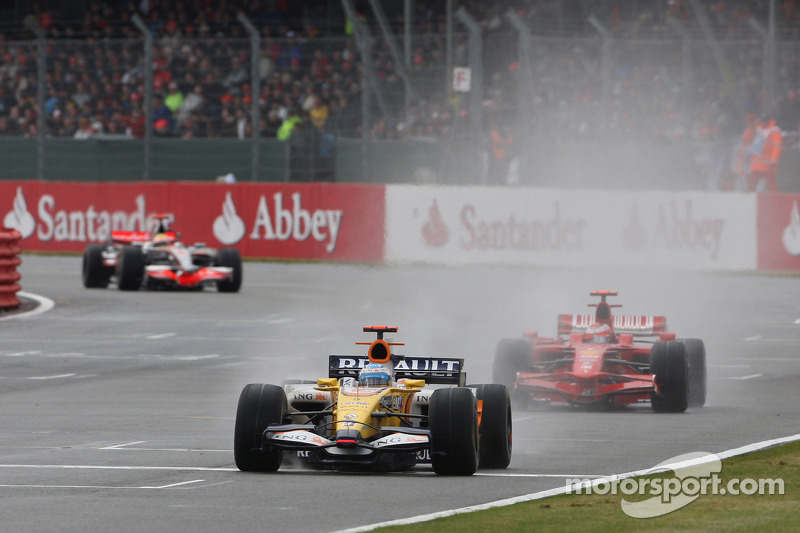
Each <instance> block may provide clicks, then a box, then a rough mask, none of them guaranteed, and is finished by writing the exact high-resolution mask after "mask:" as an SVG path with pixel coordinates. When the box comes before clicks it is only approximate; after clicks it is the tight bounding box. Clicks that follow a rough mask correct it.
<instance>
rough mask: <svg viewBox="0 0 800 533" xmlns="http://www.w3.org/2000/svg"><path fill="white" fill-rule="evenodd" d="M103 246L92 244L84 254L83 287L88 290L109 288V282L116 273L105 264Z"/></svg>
mask: <svg viewBox="0 0 800 533" xmlns="http://www.w3.org/2000/svg"><path fill="white" fill-rule="evenodd" d="M105 248H106V247H105V246H103V245H102V244H90V245H89V246H87V247H86V250H84V252H83V268H82V269H81V277H82V278H83V286H84V287H86V288H87V289H105V288H106V287H108V280H110V279H111V275H112V274H113V273H114V269H113V268H111V267H107V266H106V265H104V264H103V250H105Z"/></svg>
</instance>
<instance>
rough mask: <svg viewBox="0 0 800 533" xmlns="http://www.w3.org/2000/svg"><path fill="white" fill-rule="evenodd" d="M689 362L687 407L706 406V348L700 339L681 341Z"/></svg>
mask: <svg viewBox="0 0 800 533" xmlns="http://www.w3.org/2000/svg"><path fill="white" fill-rule="evenodd" d="M681 342H682V343H683V346H684V347H685V348H686V359H687V360H688V362H689V407H703V406H704V405H705V404H706V381H707V377H706V346H705V344H703V341H701V340H700V339H683V340H681Z"/></svg>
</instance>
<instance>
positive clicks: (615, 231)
mask: <svg viewBox="0 0 800 533" xmlns="http://www.w3.org/2000/svg"><path fill="white" fill-rule="evenodd" d="M755 220H756V195H754V194H745V193H724V194H722V193H705V192H652V191H648V192H618V191H594V190H561V189H533V188H501V187H496V188H493V187H445V186H431V187H419V186H411V185H390V186H387V188H386V235H387V240H386V256H385V257H386V260H387V261H395V262H429V263H444V264H461V265H463V264H487V263H497V264H523V265H537V264H538V265H554V266H591V265H596V266H643V267H656V268H677V269H701V270H751V269H754V268H755V267H756V231H755V227H756V224H755Z"/></svg>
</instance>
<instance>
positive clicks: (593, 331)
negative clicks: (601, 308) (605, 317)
mask: <svg viewBox="0 0 800 533" xmlns="http://www.w3.org/2000/svg"><path fill="white" fill-rule="evenodd" d="M583 342H591V343H594V344H611V327H609V325H608V324H600V323H599V322H595V323H594V324H592V325H591V326H589V327H588V328H586V334H585V335H584V336H583Z"/></svg>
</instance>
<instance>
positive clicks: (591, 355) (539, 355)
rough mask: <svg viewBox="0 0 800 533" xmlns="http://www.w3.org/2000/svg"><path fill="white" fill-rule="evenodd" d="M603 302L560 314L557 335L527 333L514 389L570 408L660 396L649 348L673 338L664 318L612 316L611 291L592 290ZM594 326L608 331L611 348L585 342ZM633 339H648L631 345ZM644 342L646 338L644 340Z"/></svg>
mask: <svg viewBox="0 0 800 533" xmlns="http://www.w3.org/2000/svg"><path fill="white" fill-rule="evenodd" d="M591 294H592V295H593V296H600V297H601V302H600V303H598V304H589V305H590V307H596V308H597V309H596V312H595V314H594V315H591V314H585V315H568V314H562V315H559V316H558V335H559V336H558V337H557V338H541V337H539V336H538V334H537V333H536V332H526V333H525V337H527V339H528V340H529V341H530V342H531V346H532V358H531V364H530V366H529V371H522V372H519V373H518V374H517V380H516V383H515V385H514V389H515V391H518V392H529V393H530V397H531V399H533V400H543V401H549V402H553V403H568V404H573V405H586V404H599V403H610V404H617V405H623V404H632V403H638V402H640V401H650V397H651V393H657V392H658V385H657V384H656V382H655V376H654V375H653V374H650V373H649V367H650V348H651V344H652V343H653V342H655V341H666V340H674V339H675V334H674V333H669V332H668V331H667V320H666V318H665V317H663V316H646V315H618V316H612V314H611V307H620V306H619V305H610V304H608V303H606V297H607V296H616V294H617V293H616V292H613V291H593V292H592V293H591ZM594 323H600V324H606V325H608V326H609V327H610V328H611V330H612V335H611V343H610V344H597V343H591V342H586V341H585V335H584V333H585V331H586V329H587V328H588V327H589V326H591V325H592V324H594ZM634 338H637V339H638V340H640V341H642V340H645V341H649V343H650V345H648V344H644V345H642V344H634ZM645 338H646V339H645Z"/></svg>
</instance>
